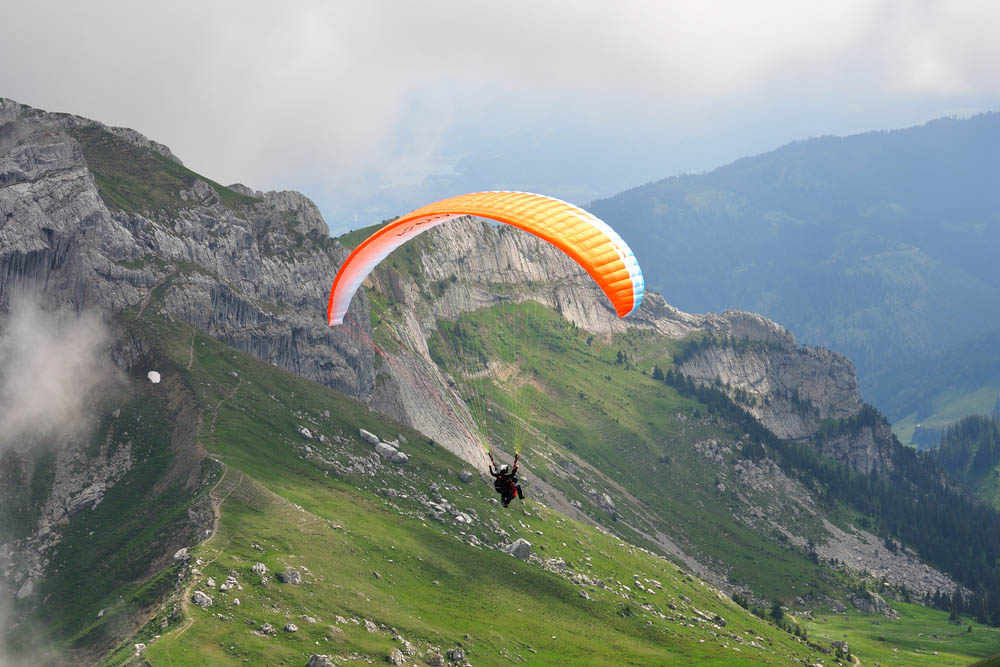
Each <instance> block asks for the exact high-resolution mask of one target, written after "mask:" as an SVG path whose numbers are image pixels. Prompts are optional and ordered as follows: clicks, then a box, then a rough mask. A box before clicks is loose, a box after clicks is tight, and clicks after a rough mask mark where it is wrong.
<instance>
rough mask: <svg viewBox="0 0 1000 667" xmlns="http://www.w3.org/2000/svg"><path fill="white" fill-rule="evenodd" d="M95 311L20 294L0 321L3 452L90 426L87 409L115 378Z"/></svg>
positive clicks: (0, 439)
mask: <svg viewBox="0 0 1000 667" xmlns="http://www.w3.org/2000/svg"><path fill="white" fill-rule="evenodd" d="M109 346H110V339H109V335H108V331H107V328H106V327H105V326H104V323H103V322H102V320H101V318H100V316H99V315H97V314H96V313H84V314H81V315H75V314H72V315H71V314H66V313H51V312H46V311H44V310H42V309H41V308H40V307H39V306H38V303H37V300H36V299H34V298H32V297H30V296H27V295H21V296H19V297H18V298H15V299H14V300H13V302H12V304H11V307H10V310H9V312H8V313H7V316H6V318H5V319H4V320H3V321H0V405H2V406H3V410H0V453H2V452H3V451H4V450H6V449H7V448H9V447H18V448H24V447H26V446H31V445H33V444H34V443H35V441H36V440H37V439H38V438H45V439H56V440H61V439H66V438H69V437H72V436H73V435H76V434H78V433H79V432H81V431H83V430H85V428H86V427H88V426H89V419H88V418H89V416H90V415H89V413H88V409H89V408H90V407H92V405H93V402H94V400H95V399H96V398H99V396H100V393H101V391H102V390H107V389H108V388H109V387H110V386H111V385H110V383H112V382H113V381H114V380H115V379H116V378H117V377H118V375H117V371H116V370H115V367H114V365H113V364H112V363H111V361H110V359H109V357H108V348H109Z"/></svg>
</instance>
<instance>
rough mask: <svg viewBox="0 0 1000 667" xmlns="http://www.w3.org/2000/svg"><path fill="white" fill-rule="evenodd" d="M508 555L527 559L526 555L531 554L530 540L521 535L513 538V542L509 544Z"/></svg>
mask: <svg viewBox="0 0 1000 667" xmlns="http://www.w3.org/2000/svg"><path fill="white" fill-rule="evenodd" d="M510 555H511V556H513V557H514V558H517V559H520V560H528V557H529V556H531V542H529V541H528V540H526V539H524V538H523V537H519V538H518V539H516V540H514V543H513V544H512V545H510Z"/></svg>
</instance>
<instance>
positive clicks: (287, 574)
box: [277, 567, 302, 585]
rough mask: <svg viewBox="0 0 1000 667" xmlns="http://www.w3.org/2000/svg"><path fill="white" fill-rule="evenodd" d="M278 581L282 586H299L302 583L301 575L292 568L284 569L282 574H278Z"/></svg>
mask: <svg viewBox="0 0 1000 667" xmlns="http://www.w3.org/2000/svg"><path fill="white" fill-rule="evenodd" d="M277 577H278V581H280V582H281V583H283V584H295V585H298V584H301V583H302V573H301V572H299V571H298V570H296V569H295V568H294V567H290V568H288V569H286V570H285V571H284V572H279V573H278V575H277Z"/></svg>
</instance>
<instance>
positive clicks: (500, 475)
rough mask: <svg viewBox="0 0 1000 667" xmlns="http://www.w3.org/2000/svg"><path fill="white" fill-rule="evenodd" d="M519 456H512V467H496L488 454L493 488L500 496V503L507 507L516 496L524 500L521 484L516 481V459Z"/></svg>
mask: <svg viewBox="0 0 1000 667" xmlns="http://www.w3.org/2000/svg"><path fill="white" fill-rule="evenodd" d="M519 456H520V454H515V455H514V467H513V468H511V467H510V466H509V465H507V464H506V463H504V464H503V465H501V466H499V467H497V462H496V461H495V460H493V454H492V453H490V474H491V475H493V477H494V480H493V488H494V489H496V491H497V493H499V494H500V503H501V504H502V505H503V506H504V507H507V505H510V501H512V500H514V495H515V494H516V495H517V497H518V498H520V499H521V500H524V493H523V492H522V491H521V483H520V482H519V481H518V480H517V459H518V457H519Z"/></svg>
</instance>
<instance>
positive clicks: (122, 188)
mask: <svg viewBox="0 0 1000 667" xmlns="http://www.w3.org/2000/svg"><path fill="white" fill-rule="evenodd" d="M69 133H70V134H71V135H72V136H73V138H74V139H76V140H77V141H78V142H80V146H81V147H82V148H83V154H84V157H85V158H86V160H87V166H88V167H89V168H90V171H91V173H93V174H94V181H95V183H96V184H97V189H98V191H99V192H100V193H101V197H102V198H103V199H104V201H105V203H107V205H108V206H109V207H111V208H113V209H117V210H121V211H126V212H128V213H139V212H143V211H154V210H155V211H161V212H165V213H175V212H177V211H178V210H180V209H184V208H190V207H193V206H196V205H198V204H200V203H201V202H198V201H193V200H185V199H183V198H182V197H181V196H180V192H181V190H189V189H191V188H192V187H193V186H194V184H195V183H196V182H197V181H199V180H201V181H205V182H206V183H208V185H209V186H211V188H212V189H213V190H214V191H215V194H216V195H218V197H219V201H221V202H222V203H223V204H224V205H225V206H227V207H229V208H236V207H237V206H240V205H246V204H253V203H254V202H256V201H257V200H256V199H255V198H253V197H247V196H246V195H243V194H240V193H239V192H236V191H235V190H231V189H229V188H227V187H225V186H222V185H219V184H218V183H216V182H214V181H211V180H209V179H206V178H205V177H203V176H201V175H200V174H197V173H195V172H193V171H191V170H190V169H188V168H187V167H185V166H184V165H182V164H180V163H178V162H175V161H173V160H171V159H170V158H167V157H164V156H163V155H160V154H159V153H156V152H154V151H151V150H146V149H143V148H139V147H136V146H133V145H131V144H129V143H128V142H127V141H125V140H124V139H121V138H119V137H116V136H115V135H114V134H112V133H111V132H109V131H107V130H105V129H104V128H101V127H97V126H84V127H75V128H72V129H70V130H69Z"/></svg>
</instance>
